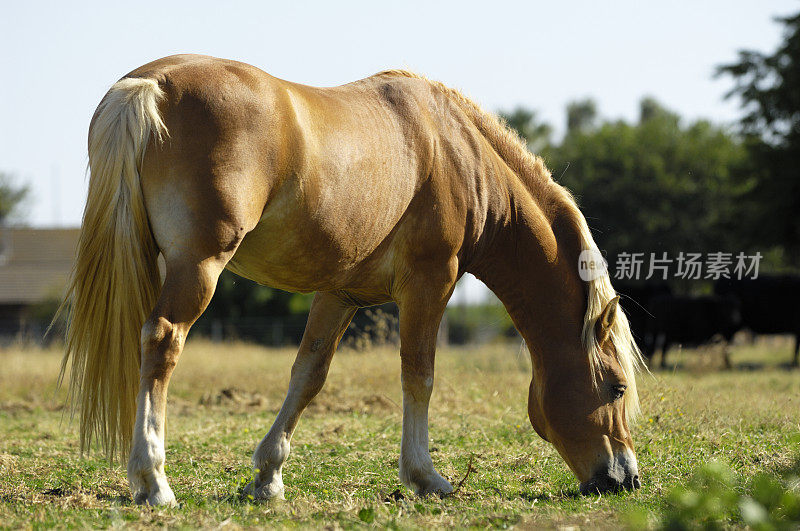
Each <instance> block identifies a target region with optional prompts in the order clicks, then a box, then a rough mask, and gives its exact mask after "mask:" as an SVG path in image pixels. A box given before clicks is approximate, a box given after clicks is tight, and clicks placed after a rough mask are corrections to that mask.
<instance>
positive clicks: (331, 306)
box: [245, 292, 356, 500]
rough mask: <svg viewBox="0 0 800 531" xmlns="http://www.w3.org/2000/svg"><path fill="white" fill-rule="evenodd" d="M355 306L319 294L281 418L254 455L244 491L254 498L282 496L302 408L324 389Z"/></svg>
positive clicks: (298, 355)
mask: <svg viewBox="0 0 800 531" xmlns="http://www.w3.org/2000/svg"><path fill="white" fill-rule="evenodd" d="M355 312H356V308H355V307H354V306H352V305H351V304H349V303H346V302H344V301H342V300H341V299H340V298H339V297H338V296H336V295H334V294H332V293H325V292H321V293H317V295H316V296H315V297H314V302H313V303H312V305H311V310H310V311H309V314H308V322H307V323H306V330H305V332H304V333H303V339H302V341H301V342H300V349H299V351H298V353H297V358H296V359H295V362H294V365H293V366H292V377H291V381H290V382H289V392H288V393H287V395H286V399H285V400H284V401H283V406H281V410H280V413H278V418H277V419H275V422H274V423H273V425H272V428H270V430H269V433H267V435H266V436H265V437H264V439H263V440H262V441H261V444H259V445H258V448H257V449H256V451H255V453H254V454H253V467H254V469H255V478H254V480H253V481H252V482H251V483H250V484H249V485H247V487H246V488H245V494H247V495H249V496H252V497H253V498H254V499H261V500H265V499H270V498H283V477H282V468H283V463H284V462H285V461H286V459H287V458H288V457H289V449H290V442H291V440H292V433H293V432H294V429H295V427H296V426H297V421H298V419H299V418H300V415H301V414H302V413H303V410H304V409H305V408H306V406H308V404H309V403H310V402H311V400H312V399H313V398H314V397H315V396H316V395H317V393H319V391H320V389H322V385H323V384H324V383H325V378H326V377H327V375H328V368H329V367H330V363H331V358H332V357H333V353H334V352H335V351H336V346H337V345H338V344H339V340H340V339H341V338H342V335H343V334H344V331H345V330H346V329H347V325H349V324H350V320H351V319H352V318H353V315H354V314H355Z"/></svg>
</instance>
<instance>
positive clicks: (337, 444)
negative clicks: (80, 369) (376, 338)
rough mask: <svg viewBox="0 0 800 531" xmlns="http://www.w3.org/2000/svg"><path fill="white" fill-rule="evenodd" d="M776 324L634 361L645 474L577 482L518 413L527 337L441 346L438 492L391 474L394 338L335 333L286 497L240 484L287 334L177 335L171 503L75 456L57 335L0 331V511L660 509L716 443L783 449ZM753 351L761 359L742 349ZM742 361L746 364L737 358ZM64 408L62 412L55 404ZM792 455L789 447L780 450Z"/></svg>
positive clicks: (279, 374) (32, 515) (146, 514)
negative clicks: (343, 342)
mask: <svg viewBox="0 0 800 531" xmlns="http://www.w3.org/2000/svg"><path fill="white" fill-rule="evenodd" d="M789 351H790V346H789V343H788V342H786V341H782V342H780V341H779V342H775V341H771V342H760V343H757V344H755V345H744V346H739V347H736V348H735V349H734V351H733V355H732V359H733V362H734V363H735V364H738V365H739V368H738V369H735V370H731V371H724V370H720V369H719V368H718V367H719V366H720V365H721V363H720V357H719V356H718V355H717V354H716V353H715V352H714V349H713V348H710V349H707V350H704V351H701V352H699V353H698V352H692V351H683V352H674V351H673V352H672V361H673V362H677V364H678V367H677V368H675V369H674V370H670V371H657V372H655V373H654V375H653V376H647V375H645V376H643V377H642V379H641V397H642V403H643V412H644V413H643V416H642V418H641V419H640V421H639V422H638V423H637V425H636V426H635V427H634V429H633V432H634V439H635V441H636V450H637V454H638V457H639V463H640V470H641V474H642V480H643V484H644V486H643V488H642V489H641V490H639V491H636V492H634V493H622V494H618V495H605V496H602V497H600V496H594V497H580V496H577V482H576V480H575V479H574V478H573V476H572V474H571V473H570V472H569V471H568V469H567V467H566V465H565V464H564V463H563V461H562V460H561V458H560V457H559V456H558V454H557V453H556V451H555V450H554V449H553V448H552V447H551V446H550V445H549V444H547V443H545V442H544V441H542V440H541V439H539V438H538V437H537V436H536V434H535V433H534V431H533V429H532V428H531V426H530V424H529V422H528V419H527V414H526V401H527V396H526V393H527V389H528V383H529V380H530V362H529V360H528V357H527V356H528V355H527V353H526V352H523V351H522V350H521V348H520V346H519V345H498V346H483V347H479V348H478V347H476V348H461V349H456V348H445V349H442V350H440V352H439V354H438V356H437V375H436V384H435V390H434V396H433V400H432V407H431V430H430V434H431V448H432V456H433V460H434V463H435V464H436V466H437V468H438V469H439V471H440V472H441V473H442V474H443V475H444V476H445V477H447V478H449V479H450V480H451V482H452V483H453V484H455V483H457V482H458V481H459V480H460V479H461V478H462V477H463V476H464V474H465V472H466V470H467V467H468V463H469V461H470V459H471V456H472V459H473V468H474V470H473V471H472V473H471V474H470V475H469V476H468V477H467V479H466V481H465V482H464V484H463V486H462V487H461V489H460V490H459V491H458V492H457V493H456V494H455V495H454V496H452V497H449V498H447V499H444V500H440V499H425V500H420V499H417V498H416V497H415V496H414V495H413V494H412V493H410V492H409V491H408V490H407V489H405V488H404V487H402V486H401V485H400V482H399V480H398V478H397V457H398V452H399V442H400V421H401V409H400V403H401V394H400V381H399V357H398V355H397V352H396V350H395V349H393V348H378V349H374V351H371V352H367V353H356V352H353V351H347V350H343V351H341V352H339V353H338V354H337V356H336V358H335V359H334V362H333V366H332V369H331V374H330V377H329V379H328V383H327V384H326V386H325V388H324V390H323V391H322V393H321V394H320V396H319V397H318V398H317V399H316V401H315V402H314V403H313V404H312V406H311V407H310V408H309V410H307V412H306V413H305V415H304V416H303V418H302V419H301V422H300V425H299V427H298V429H297V432H296V433H295V436H294V441H293V449H292V454H291V457H290V458H289V461H288V463H287V465H286V467H285V469H284V481H285V483H286V501H285V502H283V503H270V504H259V503H252V502H249V501H242V500H241V499H240V497H239V492H240V490H241V487H242V485H243V484H244V483H245V482H246V481H247V480H248V479H249V477H250V456H251V453H252V451H253V449H254V447H255V445H256V444H257V443H258V441H259V440H260V438H261V437H262V436H263V435H264V433H266V430H267V429H268V428H269V426H270V424H271V423H272V421H273V419H274V417H275V414H276V412H277V410H278V408H279V407H280V404H281V401H282V398H283V395H284V393H285V391H286V388H287V383H288V374H289V368H290V366H291V363H292V360H293V357H294V351H293V350H292V349H280V350H269V349H264V348H261V347H257V346H252V345H241V344H212V343H207V342H203V341H193V342H191V341H190V343H189V344H188V346H187V348H186V351H185V353H184V355H183V358H182V359H181V362H180V364H179V365H178V369H177V371H176V374H175V376H174V378H173V381H172V386H171V392H170V400H169V408H168V434H167V438H168V440H167V474H168V476H169V478H170V482H171V485H172V488H173V490H174V491H175V494H176V496H177V498H178V500H179V502H180V506H179V507H177V508H165V509H159V508H150V507H137V506H135V505H132V504H131V500H130V493H129V492H128V488H127V481H126V479H125V473H124V469H123V468H122V467H121V466H118V465H115V466H109V465H108V464H106V462H105V461H104V460H103V459H102V457H101V455H100V454H99V452H97V451H95V452H93V453H91V454H90V455H89V456H87V457H86V458H84V459H80V458H79V456H78V448H77V431H76V427H75V422H70V421H69V418H68V416H65V414H64V411H63V408H62V405H61V404H62V403H63V395H64V392H63V390H62V391H56V386H55V383H56V375H57V372H58V364H59V358H60V353H59V352H58V351H57V350H56V349H53V350H36V349H24V348H21V347H11V348H4V349H0V527H11V528H16V527H34V528H39V527H50V526H58V527H65V526H68V527H118V526H132V527H151V526H158V527H163V526H170V527H175V526H178V527H228V526H230V527H234V528H235V527H240V526H241V527H262V526H301V527H321V526H330V527H354V526H359V525H363V524H365V523H372V524H373V525H378V526H381V527H385V526H396V527H402V528H408V527H411V528H427V527H432V526H433V527H437V526H458V527H506V526H513V525H519V526H522V527H529V526H530V527H556V526H562V525H568V526H580V527H586V528H595V527H617V526H620V525H624V524H625V523H626V517H625V515H626V514H627V513H629V512H630V511H631V510H636V509H643V510H646V511H651V512H657V511H658V510H659V509H660V508H661V506H662V504H663V503H664V497H665V494H666V493H667V492H668V491H669V489H671V488H672V487H674V486H676V485H680V484H682V483H684V482H685V481H686V480H687V478H689V477H690V476H691V474H692V472H693V470H694V469H695V468H697V467H698V466H699V465H701V464H702V463H704V462H707V461H709V460H712V459H715V460H720V461H723V462H726V463H730V464H731V466H732V467H733V469H734V470H735V471H736V473H737V474H739V475H741V476H742V477H744V478H746V477H749V476H751V475H753V474H755V473H758V472H771V471H778V470H785V469H786V468H787V467H791V466H792V463H793V458H794V457H795V456H796V455H797V448H792V444H793V443H792V442H791V441H792V438H793V436H794V435H795V434H797V433H798V432H800V371H797V370H795V371H789V370H786V369H785V368H783V367H782V366H781V364H782V363H784V362H786V361H787V360H788V359H789V357H790V354H789ZM752 364H759V365H760V366H759V367H753V366H752ZM743 367H744V368H743ZM62 418H63V421H62ZM795 466H796V465H795Z"/></svg>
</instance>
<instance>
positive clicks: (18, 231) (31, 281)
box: [0, 227, 80, 304]
mask: <svg viewBox="0 0 800 531" xmlns="http://www.w3.org/2000/svg"><path fill="white" fill-rule="evenodd" d="M79 234H80V229H32V228H17V227H5V228H0V304H34V303H38V302H42V301H45V300H47V299H52V298H60V297H61V296H62V295H63V291H64V288H65V286H66V282H67V277H68V276H69V273H70V271H71V269H72V263H73V260H74V258H75V251H76V249H77V247H78V235H79Z"/></svg>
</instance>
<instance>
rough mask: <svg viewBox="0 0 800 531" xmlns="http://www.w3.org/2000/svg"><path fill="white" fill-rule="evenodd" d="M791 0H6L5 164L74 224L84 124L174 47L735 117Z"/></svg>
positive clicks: (483, 91) (564, 99)
mask: <svg viewBox="0 0 800 531" xmlns="http://www.w3.org/2000/svg"><path fill="white" fill-rule="evenodd" d="M798 9H800V2H797V1H796V0H794V1H785V0H784V1H778V0H775V1H764V0H762V1H757V2H756V1H738V0H737V1H731V0H728V1H720V0H707V1H699V2H698V1H677V2H643V1H607V2H597V1H565V2H533V1H529V2H509V1H501V0H495V1H491V2H486V1H472V0H461V1H456V2H450V1H441V2H436V1H434V0H427V1H416V0H410V1H403V2H378V1H374V0H373V1H369V2H347V1H344V0H337V1H328V2H321V1H320V2H305V1H301V0H294V1H291V2H289V1H285V0H284V1H281V2H270V1H241V2H237V1H229V2H223V1H214V2H206V1H201V0H195V1H191V2H182V1H161V2H151V1H147V0H137V1H136V2H109V1H103V2H77V1H76V2H55V1H54V2H37V1H13V2H11V1H8V0H3V9H2V18H0V72H2V74H1V75H2V77H1V78H0V171H2V172H5V173H10V174H12V175H13V176H14V177H15V179H16V180H17V182H18V183H28V184H29V185H30V186H31V189H32V197H31V200H30V201H29V204H28V205H27V208H26V210H25V212H24V217H23V218H21V220H22V221H24V222H25V223H27V224H30V225H34V226H77V225H79V224H80V219H81V214H82V210H83V204H84V200H85V197H86V186H87V179H86V175H85V169H86V161H87V155H86V134H87V129H88V125H89V120H90V118H91V116H92V113H93V112H94V109H95V107H96V106H97V104H98V103H99V101H100V99H101V98H102V96H103V94H104V93H105V92H106V90H108V88H109V87H110V86H111V85H112V84H113V83H114V82H115V81H116V80H117V79H119V78H120V77H121V76H122V75H124V74H125V73H126V72H128V71H130V70H132V69H134V68H136V67H137V66H139V65H142V64H144V63H146V62H149V61H151V60H153V59H156V58H158V57H163V56H166V55H170V54H174V53H187V52H191V53H203V54H208V55H215V56H218V57H225V58H230V59H236V60H240V61H244V62H247V63H251V64H254V65H256V66H258V67H260V68H262V69H263V70H265V71H267V72H269V73H270V74H272V75H274V76H277V77H280V78H284V79H288V80H291V81H297V82H301V83H306V84H311V85H318V86H331V85H338V84H341V83H346V82H349V81H353V80H355V79H359V78H362V77H365V76H368V75H370V74H373V73H375V72H378V71H380V70H384V69H387V68H407V69H412V70H415V71H418V72H420V73H422V74H425V75H426V76H428V77H430V78H433V79H438V80H440V81H443V82H445V83H446V84H448V85H451V86H454V87H456V88H458V89H460V90H462V91H463V92H464V93H465V94H467V95H468V96H470V97H471V98H473V99H475V100H476V101H477V102H478V103H479V104H481V105H482V106H483V107H484V108H486V109H489V110H492V111H497V110H511V109H513V108H514V107H516V106H520V105H521V106H525V107H528V108H531V109H534V110H536V111H537V112H538V113H539V115H540V117H541V118H542V119H543V120H545V121H547V122H549V123H551V124H553V125H554V126H555V127H556V133H557V134H558V133H559V132H561V131H563V129H564V122H565V115H564V108H565V106H566V104H567V103H568V102H570V101H573V100H575V99H579V98H585V97H592V98H594V99H595V100H596V101H597V103H598V107H599V110H600V114H601V116H603V117H606V118H624V119H629V120H635V119H636V118H637V115H638V102H639V100H640V99H641V98H642V97H643V96H645V95H649V96H654V97H655V98H657V99H658V100H659V101H661V102H662V103H663V104H665V105H666V106H667V107H669V108H671V109H674V110H676V111H677V112H678V113H680V114H681V115H682V116H684V117H685V118H686V119H688V120H691V119H696V118H701V117H702V118H708V119H711V120H713V121H715V122H718V123H723V124H732V123H733V122H734V121H735V120H736V119H737V117H738V116H739V110H738V105H737V103H736V102H735V101H724V100H723V96H724V94H725V92H726V91H727V90H728V89H729V88H730V87H731V80H730V79H725V78H721V79H714V78H713V72H714V69H715V67H716V66H717V65H719V64H722V63H728V62H731V61H733V60H735V59H736V55H737V51H738V50H740V49H743V48H749V49H756V50H761V51H766V52H769V51H772V50H773V49H775V47H776V46H777V44H778V43H779V42H780V40H781V32H780V26H779V25H778V24H776V23H774V22H773V20H772V19H773V18H774V17H775V16H777V15H788V14H792V13H795V12H797V11H798Z"/></svg>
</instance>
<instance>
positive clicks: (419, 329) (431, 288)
mask: <svg viewBox="0 0 800 531" xmlns="http://www.w3.org/2000/svg"><path fill="white" fill-rule="evenodd" d="M455 275H456V270H455V266H454V265H453V266H452V268H449V269H448V270H447V271H443V272H441V274H438V275H437V274H435V273H434V274H431V273H428V274H425V275H422V274H420V275H415V276H416V278H417V279H419V282H417V283H415V282H414V281H413V280H412V281H410V282H409V283H408V284H407V287H406V289H405V290H404V292H403V293H402V295H401V296H400V297H399V300H398V305H399V306H400V358H401V375H402V384H403V438H402V442H401V446H400V481H402V482H403V484H405V485H406V486H407V487H409V488H410V489H412V490H414V491H415V492H416V493H417V494H418V495H420V496H426V495H428V494H438V495H440V496H441V495H444V494H448V493H450V492H452V491H453V487H452V485H450V483H449V482H448V481H447V480H446V479H444V478H443V477H442V476H441V475H439V473H438V472H436V470H435V469H434V468H433V461H432V460H431V456H430V453H429V451H428V404H429V402H430V398H431V393H432V391H433V368H434V358H435V354H436V339H437V335H438V331H439V323H440V322H441V319H442V315H443V314H444V310H445V307H446V306H447V301H448V299H449V298H450V295H451V294H452V292H453V287H454V285H455V280H456V278H455Z"/></svg>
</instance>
